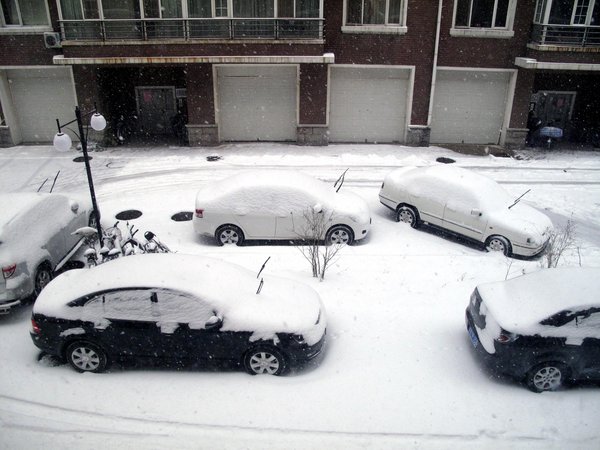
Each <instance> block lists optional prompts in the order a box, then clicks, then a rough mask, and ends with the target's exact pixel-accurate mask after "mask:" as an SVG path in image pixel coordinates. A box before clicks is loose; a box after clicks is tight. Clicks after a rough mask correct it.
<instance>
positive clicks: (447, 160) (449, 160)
mask: <svg viewBox="0 0 600 450" xmlns="http://www.w3.org/2000/svg"><path fill="white" fill-rule="evenodd" d="M436 161H437V162H440V163H444V164H452V163H454V162H456V161H454V160H453V159H452V158H446V157H445V156H440V157H439V158H437V159H436Z"/></svg>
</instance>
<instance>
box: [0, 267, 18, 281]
mask: <svg viewBox="0 0 600 450" xmlns="http://www.w3.org/2000/svg"><path fill="white" fill-rule="evenodd" d="M15 270H17V265H16V264H11V265H10V266H4V267H3V268H2V275H3V276H4V278H10V277H12V276H13V275H14V274H15Z"/></svg>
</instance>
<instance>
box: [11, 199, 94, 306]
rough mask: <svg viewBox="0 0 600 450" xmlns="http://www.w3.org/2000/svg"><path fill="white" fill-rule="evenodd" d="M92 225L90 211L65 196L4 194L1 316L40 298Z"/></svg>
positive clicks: (78, 202) (79, 202)
mask: <svg viewBox="0 0 600 450" xmlns="http://www.w3.org/2000/svg"><path fill="white" fill-rule="evenodd" d="M89 221H90V211H89V208H88V206H87V205H82V203H81V201H76V200H74V199H72V198H70V197H67V196H65V195H62V194H47V193H9V194H0V268H1V269H2V276H1V277H0V314H6V313H8V312H9V311H10V309H11V308H12V307H14V306H17V305H19V304H20V303H21V301H22V300H24V299H26V298H28V297H30V296H32V295H33V296H37V295H38V294H39V293H40V291H41V290H42V289H43V288H44V286H46V284H48V282H49V281H50V280H51V279H52V276H53V273H54V271H55V270H57V269H59V268H60V267H61V266H62V264H64V263H65V262H66V261H67V260H68V258H69V257H70V256H71V255H72V254H73V253H74V252H75V251H76V250H77V246H78V245H80V242H81V238H80V237H79V236H73V235H72V234H71V233H72V232H74V231H75V230H77V229H78V228H80V227H83V226H86V225H88V224H89Z"/></svg>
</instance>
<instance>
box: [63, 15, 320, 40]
mask: <svg viewBox="0 0 600 450" xmlns="http://www.w3.org/2000/svg"><path fill="white" fill-rule="evenodd" d="M323 23H324V20H323V19H254V18H251V19H131V20H129V19H124V20H123V19H118V20H61V21H60V29H61V34H62V38H63V39H64V40H73V41H114V40H142V41H152V40H160V39H183V40H191V39H323Z"/></svg>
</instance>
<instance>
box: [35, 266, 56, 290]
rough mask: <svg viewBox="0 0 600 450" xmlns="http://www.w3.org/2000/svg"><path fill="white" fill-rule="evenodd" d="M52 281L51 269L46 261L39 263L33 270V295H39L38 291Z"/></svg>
mask: <svg viewBox="0 0 600 450" xmlns="http://www.w3.org/2000/svg"><path fill="white" fill-rule="evenodd" d="M50 281H52V270H51V269H50V266H49V265H48V263H43V264H41V265H40V266H39V267H38V268H37V270H36V271H35V278H34V280H33V296H34V297H35V298H37V297H38V295H40V292H42V290H43V289H44V288H45V287H46V286H47V285H48V283H50Z"/></svg>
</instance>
